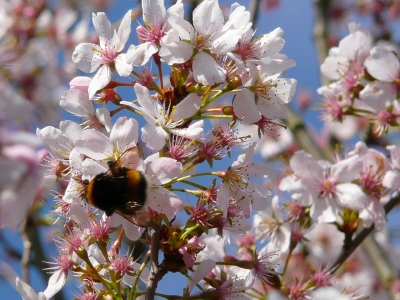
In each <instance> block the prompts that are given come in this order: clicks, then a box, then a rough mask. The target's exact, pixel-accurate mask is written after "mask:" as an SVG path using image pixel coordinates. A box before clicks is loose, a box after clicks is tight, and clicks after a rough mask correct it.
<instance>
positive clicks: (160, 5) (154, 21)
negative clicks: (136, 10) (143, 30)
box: [142, 0, 166, 28]
mask: <svg viewBox="0 0 400 300" xmlns="http://www.w3.org/2000/svg"><path fill="white" fill-rule="evenodd" d="M142 10H143V20H144V21H145V22H149V23H150V24H151V25H153V27H156V28H161V27H162V25H163V24H164V20H165V15H166V10H165V6H164V1H163V0H143V1H142Z"/></svg>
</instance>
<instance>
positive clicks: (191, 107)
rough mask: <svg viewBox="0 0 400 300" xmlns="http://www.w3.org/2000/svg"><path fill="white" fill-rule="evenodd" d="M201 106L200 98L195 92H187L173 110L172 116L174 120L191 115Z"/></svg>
mask: <svg viewBox="0 0 400 300" xmlns="http://www.w3.org/2000/svg"><path fill="white" fill-rule="evenodd" d="M200 106H201V98H200V97H199V96H197V94H194V93H192V94H189V95H188V96H186V97H185V99H183V100H182V101H181V102H180V103H179V104H178V105H177V106H176V108H175V109H174V110H173V112H172V117H173V119H174V120H175V121H179V120H182V119H188V118H190V117H192V116H193V115H194V114H195V113H197V111H198V110H199V108H200Z"/></svg>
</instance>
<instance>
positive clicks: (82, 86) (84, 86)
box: [69, 76, 92, 94]
mask: <svg viewBox="0 0 400 300" xmlns="http://www.w3.org/2000/svg"><path fill="white" fill-rule="evenodd" d="M90 81H92V78H90V77H87V76H77V77H75V78H74V79H72V80H71V81H70V82H69V88H70V89H71V90H80V91H81V92H84V93H86V94H88V93H89V92H88V88H89V84H90Z"/></svg>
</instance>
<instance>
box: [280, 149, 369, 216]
mask: <svg viewBox="0 0 400 300" xmlns="http://www.w3.org/2000/svg"><path fill="white" fill-rule="evenodd" d="M290 167H291V169H292V170H293V175H291V176H288V177H285V178H284V179H283V180H282V181H281V183H280V186H279V188H280V189H281V190H283V191H288V192H290V193H292V198H294V199H296V200H298V201H300V202H301V203H303V205H310V206H311V210H310V215H311V218H312V219H313V220H315V221H316V222H318V223H321V222H326V223H328V222H335V221H337V220H338V217H339V213H340V212H341V207H342V206H343V207H347V208H350V209H353V210H356V211H361V210H362V209H364V208H365V207H366V206H367V205H368V204H369V199H368V197H367V195H366V194H365V193H364V192H363V191H362V189H361V188H360V186H358V185H356V184H354V183H352V181H353V180H355V179H356V178H357V177H358V175H359V174H360V172H361V170H362V161H361V160H360V159H359V156H358V155H354V156H351V157H349V158H347V159H344V160H342V161H339V162H337V163H336V164H333V165H331V164H329V163H328V162H326V161H318V162H317V161H315V160H314V159H313V158H312V156H311V155H310V154H308V153H306V152H304V151H298V152H296V153H295V154H294V155H293V156H292V158H291V159H290Z"/></svg>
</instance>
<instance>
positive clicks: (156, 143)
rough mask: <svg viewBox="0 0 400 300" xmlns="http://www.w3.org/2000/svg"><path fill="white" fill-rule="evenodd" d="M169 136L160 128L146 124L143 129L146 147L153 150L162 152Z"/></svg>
mask: <svg viewBox="0 0 400 300" xmlns="http://www.w3.org/2000/svg"><path fill="white" fill-rule="evenodd" d="M168 136H169V134H168V133H166V132H165V130H164V129H162V128H161V127H160V126H155V125H152V124H146V125H145V126H144V127H142V140H143V142H145V143H146V147H149V148H150V149H153V150H156V151H158V150H160V149H161V148H162V147H164V145H165V140H166V139H167V138H168Z"/></svg>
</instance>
